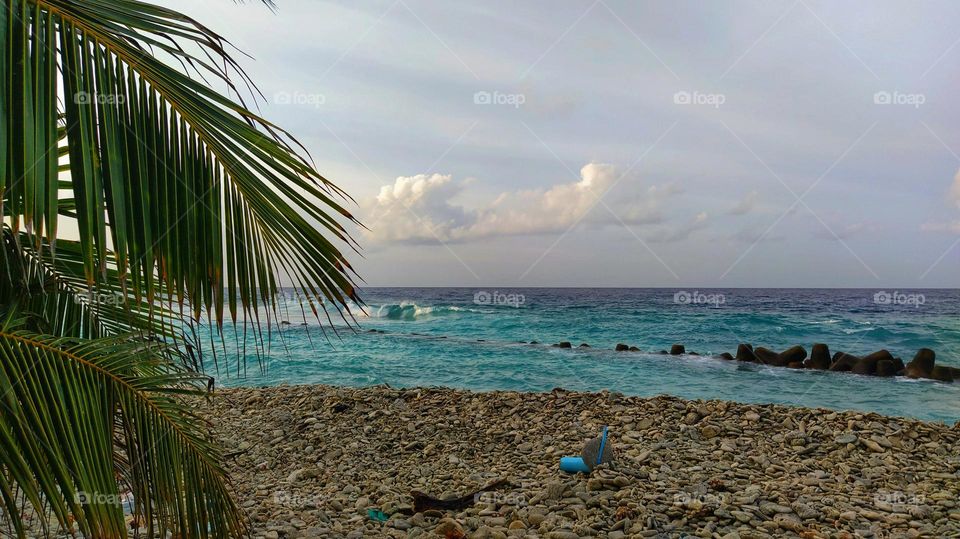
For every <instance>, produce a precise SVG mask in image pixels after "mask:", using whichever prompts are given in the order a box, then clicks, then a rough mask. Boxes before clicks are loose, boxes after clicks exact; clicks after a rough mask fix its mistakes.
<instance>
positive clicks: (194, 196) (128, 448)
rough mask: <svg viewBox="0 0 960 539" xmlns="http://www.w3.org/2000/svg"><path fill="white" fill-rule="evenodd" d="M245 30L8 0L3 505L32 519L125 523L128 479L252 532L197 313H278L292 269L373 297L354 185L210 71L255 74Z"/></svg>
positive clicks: (340, 295)
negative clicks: (222, 453)
mask: <svg viewBox="0 0 960 539" xmlns="http://www.w3.org/2000/svg"><path fill="white" fill-rule="evenodd" d="M265 3H267V4H268V5H269V2H265ZM228 46H229V45H228V44H227V43H226V41H225V40H224V39H223V38H222V37H220V36H219V35H218V34H216V33H215V32H213V31H212V30H210V29H208V28H207V27H205V26H203V25H202V24H200V23H198V22H197V21H194V20H193V19H190V18H189V17H186V16H184V15H182V14H179V13H177V12H175V11H171V10H169V9H165V8H161V7H158V6H153V5H151V4H147V3H143V2H138V1H134V0H83V1H80V0H4V4H3V7H2V9H0V70H2V71H3V73H4V77H3V78H2V79H0V221H2V222H3V223H4V224H3V225H2V230H0V257H2V260H0V263H2V265H3V267H2V268H0V271H2V272H3V273H2V275H0V315H2V318H3V320H4V322H3V323H2V324H0V523H2V522H9V523H10V525H11V526H12V528H13V530H12V531H13V532H14V533H15V534H16V535H17V536H20V537H24V536H26V535H27V534H33V533H37V530H36V529H34V528H30V527H28V526H26V525H25V522H27V520H29V518H30V517H31V515H32V516H40V517H46V516H52V517H54V519H55V520H56V521H57V522H59V526H60V527H61V528H63V529H66V530H70V529H71V528H72V526H73V523H75V524H76V526H77V527H78V529H79V531H80V532H81V533H82V534H83V535H85V536H88V537H123V536H126V534H127V530H126V529H125V527H124V523H123V512H122V510H121V508H120V507H119V506H118V505H117V504H116V503H115V502H116V501H117V498H116V496H117V495H119V494H120V493H121V492H122V491H126V490H129V491H131V492H132V493H133V495H134V499H135V500H136V506H135V508H134V509H135V513H136V515H137V517H138V519H139V522H141V523H143V524H144V525H146V526H147V527H148V534H149V535H150V536H165V535H166V534H167V532H172V533H175V534H177V535H178V536H182V537H229V536H236V535H239V534H243V533H244V532H245V531H246V530H245V527H244V523H243V521H242V519H241V517H240V516H239V514H240V513H239V511H238V509H237V507H236V505H235V503H234V502H233V500H232V498H231V497H230V493H229V489H228V487H227V482H226V479H225V476H224V474H223V470H222V469H221V468H220V466H219V464H218V462H219V455H218V451H217V449H216V447H215V446H214V444H213V443H212V442H211V441H210V439H209V438H208V436H207V434H206V428H205V427H204V425H203V423H202V422H201V421H200V420H199V419H198V418H197V417H196V416H195V415H194V414H193V412H192V410H193V406H195V405H196V402H198V400H197V397H198V396H200V395H202V394H203V393H204V387H205V384H206V382H207V377H206V376H203V375H202V374H199V373H198V370H199V367H200V366H201V365H202V363H199V362H198V360H197V359H196V357H195V355H194V352H195V351H196V350H197V349H198V346H197V343H196V342H195V339H194V338H193V337H192V334H193V327H194V326H193V323H194V321H196V320H199V319H200V318H201V317H206V318H207V319H208V320H212V321H214V322H215V324H216V325H217V327H220V326H222V324H223V323H224V322H225V321H226V320H228V319H229V320H232V321H233V322H234V323H236V322H237V321H238V320H239V319H243V320H244V321H247V320H255V321H257V322H259V320H260V314H261V311H265V313H264V314H265V317H266V320H267V323H268V324H269V323H270V321H271V320H272V319H273V318H274V317H275V316H276V314H277V312H278V295H277V292H278V290H279V287H280V283H281V278H283V279H284V280H286V281H287V282H289V283H291V284H292V285H293V286H294V287H295V288H296V293H297V295H298V296H300V297H305V298H307V299H308V300H309V305H310V308H311V309H313V312H314V314H315V315H316V316H317V317H318V318H319V317H321V316H324V317H326V320H327V322H331V323H332V319H331V318H330V316H331V314H330V313H329V311H330V310H331V309H335V310H336V311H338V312H339V314H340V316H341V317H343V318H344V320H348V321H349V320H350V311H349V307H348V305H349V303H348V302H349V301H350V300H353V301H355V302H357V303H360V301H359V299H358V298H357V297H356V292H355V288H354V279H355V278H356V274H355V273H354V271H353V269H352V268H351V266H350V264H349V263H348V261H347V260H346V258H345V257H344V255H343V253H342V252H341V250H342V249H343V250H353V251H356V249H357V247H356V244H355V243H354V242H353V240H352V239H351V237H350V236H349V234H348V233H347V231H346V229H345V228H344V227H345V225H349V224H356V222H355V220H354V218H353V216H352V215H351V214H350V213H349V212H348V211H347V210H346V209H345V207H344V205H343V204H344V203H348V202H350V199H349V197H347V196H346V194H345V193H343V192H342V191H341V190H340V189H339V188H337V187H336V186H335V185H333V184H332V183H330V182H329V181H327V180H326V179H325V178H324V177H323V176H321V175H320V174H319V173H318V172H317V171H316V170H315V169H314V168H313V166H312V165H311V163H310V162H309V161H308V159H307V158H306V157H305V152H304V151H303V148H302V147H301V146H300V145H299V144H298V143H297V142H296V141H295V140H294V139H293V138H292V137H290V136H289V135H288V134H287V133H286V132H285V131H283V130H282V129H280V128H279V127H277V126H276V125H274V124H272V123H270V122H269V121H267V120H265V119H264V118H261V117H260V116H259V115H258V114H257V113H255V112H253V111H251V110H250V109H249V108H248V107H247V106H246V105H245V104H244V102H243V101H242V100H241V99H239V98H238V99H237V100H233V99H230V98H228V97H225V95H223V94H221V93H219V92H218V91H216V90H215V89H213V87H211V86H210V81H212V83H213V84H215V85H217V86H220V87H222V88H223V89H224V91H225V92H227V93H228V94H230V95H240V94H241V93H242V92H241V91H240V90H241V87H246V88H247V89H250V88H252V83H251V82H250V81H249V80H248V79H247V78H246V75H245V74H244V73H243V72H242V70H240V68H239V66H238V65H237V63H236V62H235V61H234V60H233V59H232V58H231V57H230V55H229V54H228V53H227V48H228ZM235 82H236V84H235ZM65 222H66V223H69V224H70V225H71V228H76V230H77V232H78V234H79V236H78V238H77V239H76V240H71V239H65V238H64V237H63V233H62V230H63V229H64V228H66V227H65V226H64V224H65ZM103 298H108V300H106V301H105V300H104V299H103ZM324 304H326V305H324ZM244 323H246V322H244ZM81 493H82V494H83V495H82V496H81V495H78V494H81ZM41 520H43V522H46V519H45V518H41ZM53 532H55V530H50V529H45V530H43V533H48V534H49V533H53Z"/></svg>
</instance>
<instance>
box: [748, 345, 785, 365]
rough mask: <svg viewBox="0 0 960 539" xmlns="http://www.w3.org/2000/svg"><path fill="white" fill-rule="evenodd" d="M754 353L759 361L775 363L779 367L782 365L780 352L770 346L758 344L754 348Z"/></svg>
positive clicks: (767, 363)
mask: <svg viewBox="0 0 960 539" xmlns="http://www.w3.org/2000/svg"><path fill="white" fill-rule="evenodd" d="M753 355H754V356H756V358H757V361H759V362H760V363H763V364H764V365H774V366H777V367H779V366H781V363H780V354H778V353H776V352H774V351H773V350H770V349H769V348H764V347H762V346H758V347H756V348H754V349H753Z"/></svg>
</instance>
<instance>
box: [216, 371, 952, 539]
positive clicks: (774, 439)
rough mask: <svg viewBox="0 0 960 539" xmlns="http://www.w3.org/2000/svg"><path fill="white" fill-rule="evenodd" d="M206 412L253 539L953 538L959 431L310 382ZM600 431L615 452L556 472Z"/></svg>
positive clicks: (752, 409)
mask: <svg viewBox="0 0 960 539" xmlns="http://www.w3.org/2000/svg"><path fill="white" fill-rule="evenodd" d="M202 414H203V415H204V416H206V417H207V418H208V419H209V420H210V422H211V423H212V425H213V428H214V430H215V433H216V436H217V437H218V438H219V439H220V440H222V442H223V443H224V444H225V446H226V451H227V454H226V467H227V470H228V472H229V473H230V475H231V477H232V478H233V482H234V488H235V489H236V494H237V497H238V500H239V503H240V505H241V506H242V508H243V510H244V512H245V513H246V514H247V515H248V516H249V517H250V522H251V525H252V531H253V535H254V536H255V537H263V538H280V537H287V538H298V537H300V538H303V537H349V538H359V537H448V538H462V537H478V538H479V537H531V538H532V537H542V538H552V539H577V538H583V537H609V538H621V537H684V536H696V537H705V538H711V537H712V538H736V537H740V538H749V537H804V538H813V537H882V538H886V537H960V443H958V440H960V426H957V425H944V424H941V423H931V422H923V421H917V420H912V419H904V418H897V417H886V416H882V415H879V414H875V413H863V412H852V411H850V412H838V411H833V410H827V409H811V408H800V407H788V406H780V405H756V404H737V403H732V402H726V401H688V400H683V399H679V398H674V397H668V396H659V397H654V398H640V397H627V396H624V395H622V394H619V393H614V392H599V393H577V392H569V391H564V390H560V389H556V390H554V391H552V392H548V393H520V392H484V393H477V392H469V391H462V390H453V389H438V388H413V389H392V388H389V387H385V386H375V387H367V388H347V387H333V386H321V385H311V386H278V387H270V388H236V389H222V390H218V391H217V393H216V394H215V395H214V397H213V398H212V400H211V401H210V403H209V404H206V405H204V407H203V408H202ZM605 425H606V426H609V432H610V439H609V441H610V443H611V444H612V445H613V447H614V452H615V460H614V462H613V463H611V464H604V465H601V466H599V467H597V468H596V469H594V470H593V472H592V473H590V474H589V475H587V474H576V475H572V474H567V473H564V472H561V471H560V470H559V469H558V463H559V460H560V457H562V456H576V455H580V452H581V449H582V448H583V446H584V443H585V442H586V441H588V440H589V439H591V438H595V437H596V436H597V435H598V433H599V432H600V431H601V429H602V428H603V426H605ZM484 487H489V490H486V491H482V492H477V491H480V490H481V489H483V488H484ZM433 499H436V500H433ZM424 500H427V501H430V500H433V501H434V502H435V503H434V504H433V505H430V504H426V505H424V503H425V502H424ZM437 502H438V503H437Z"/></svg>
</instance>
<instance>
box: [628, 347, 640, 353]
mask: <svg viewBox="0 0 960 539" xmlns="http://www.w3.org/2000/svg"><path fill="white" fill-rule="evenodd" d="M630 351H631V352H639V351H640V349H639V348H637V347H636V346H631V347H630Z"/></svg>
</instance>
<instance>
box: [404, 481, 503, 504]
mask: <svg viewBox="0 0 960 539" xmlns="http://www.w3.org/2000/svg"><path fill="white" fill-rule="evenodd" d="M507 485H509V482H508V481H507V480H506V479H502V478H501V479H497V480H496V481H493V482H491V483H489V484H487V485H486V486H485V487H483V488H481V489H480V490H475V491H473V492H471V493H470V494H464V495H463V496H460V497H459V498H453V499H450V500H441V499H439V498H434V497H433V496H430V495H429V494H426V493H423V492H420V491H419V490H412V491H410V495H411V496H413V512H414V513H422V512H424V511H429V510H430V509H440V510H446V511H461V510H463V509H466V508H467V507H469V506H471V505H473V504H474V503H476V496H477V494H480V493H481V492H488V491H491V490H496V489H498V488H501V487H504V486H507Z"/></svg>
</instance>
